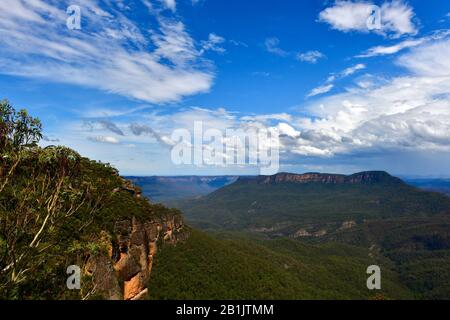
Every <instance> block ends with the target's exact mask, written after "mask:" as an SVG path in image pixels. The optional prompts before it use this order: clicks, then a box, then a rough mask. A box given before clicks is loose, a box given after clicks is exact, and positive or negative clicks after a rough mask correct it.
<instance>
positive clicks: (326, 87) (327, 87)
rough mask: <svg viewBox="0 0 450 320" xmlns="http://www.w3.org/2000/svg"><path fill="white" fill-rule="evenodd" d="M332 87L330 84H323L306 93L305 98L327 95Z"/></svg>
mask: <svg viewBox="0 0 450 320" xmlns="http://www.w3.org/2000/svg"><path fill="white" fill-rule="evenodd" d="M333 87H334V85H333V84H331V83H330V84H325V85H323V86H319V87H316V88H314V89H312V90H311V92H310V93H308V95H307V97H308V98H309V97H314V96H317V95H319V94H324V93H327V92H329V91H330V90H331V89H333Z"/></svg>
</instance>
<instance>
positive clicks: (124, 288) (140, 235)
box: [85, 215, 188, 300]
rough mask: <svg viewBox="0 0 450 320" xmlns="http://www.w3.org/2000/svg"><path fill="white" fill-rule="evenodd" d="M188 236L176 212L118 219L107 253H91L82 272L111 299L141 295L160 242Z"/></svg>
mask: <svg viewBox="0 0 450 320" xmlns="http://www.w3.org/2000/svg"><path fill="white" fill-rule="evenodd" d="M187 236H188V234H187V232H186V231H185V230H184V224H183V220H182V218H181V216H177V215H175V216H167V217H162V218H152V219H150V220H148V221H139V220H137V219H135V218H132V219H130V220H125V221H119V222H117V223H116V225H115V228H114V234H112V235H110V240H109V243H107V247H108V250H107V251H108V252H107V254H105V253H100V254H92V255H90V256H89V258H88V260H87V263H86V265H85V273H86V274H87V275H91V276H92V279H93V283H94V286H95V288H96V289H95V292H96V295H100V296H102V297H104V298H106V299H112V300H118V299H125V300H133V299H141V298H143V297H145V295H146V294H147V292H148V283H149V281H150V274H151V271H152V266H153V259H154V257H155V255H156V254H157V252H158V250H159V249H160V247H161V245H163V244H169V245H175V244H176V243H177V242H178V241H180V240H184V239H186V237H187Z"/></svg>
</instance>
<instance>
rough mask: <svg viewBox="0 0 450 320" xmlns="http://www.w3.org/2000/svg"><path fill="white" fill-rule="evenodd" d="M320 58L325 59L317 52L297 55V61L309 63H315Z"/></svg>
mask: <svg viewBox="0 0 450 320" xmlns="http://www.w3.org/2000/svg"><path fill="white" fill-rule="evenodd" d="M322 58H325V55H324V54H323V53H322V52H319V51H317V50H312V51H307V52H303V53H299V54H298V55H297V59H298V60H300V61H304V62H309V63H317V61H318V60H319V59H322Z"/></svg>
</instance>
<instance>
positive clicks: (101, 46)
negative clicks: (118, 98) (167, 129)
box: [0, 0, 214, 103]
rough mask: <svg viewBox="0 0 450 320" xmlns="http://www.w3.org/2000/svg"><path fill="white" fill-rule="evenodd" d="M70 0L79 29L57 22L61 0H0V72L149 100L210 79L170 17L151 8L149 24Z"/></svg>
mask: <svg viewBox="0 0 450 320" xmlns="http://www.w3.org/2000/svg"><path fill="white" fill-rule="evenodd" d="M78 3H79V4H80V7H81V14H82V15H81V26H82V30H68V29H67V28H66V27H65V23H66V18H67V15H66V8H67V7H68V5H69V4H71V3H70V2H69V1H54V0H51V1H46V2H44V1H42V0H23V1H15V0H5V1H1V3H0V45H1V46H2V56H1V57H0V67H1V68H0V72H2V73H4V74H10V75H16V76H23V77H31V78H39V79H44V80H48V81H53V82H64V83H70V84H75V85H81V86H86V87H93V88H97V89H100V90H103V91H107V92H111V93H116V94H120V95H123V96H126V97H130V98H134V99H139V100H143V101H148V102H153V103H164V102H169V101H177V100H180V99H181V98H182V97H184V96H188V95H192V94H196V93H199V92H206V91H208V90H209V88H210V87H211V85H212V82H213V78H214V75H213V72H212V71H211V69H210V68H209V67H208V63H205V61H204V60H203V58H202V56H201V50H199V49H197V48H196V47H197V44H196V42H195V40H194V39H192V38H191V36H190V35H189V34H188V33H187V31H186V29H185V26H184V24H183V23H182V22H180V21H177V20H176V18H175V17H172V18H162V17H160V16H159V15H156V16H154V17H153V20H155V21H156V25H152V27H151V28H149V26H147V28H144V29H142V27H141V26H138V25H136V24H135V23H134V22H133V21H131V20H130V19H129V18H127V16H126V15H125V13H123V12H122V11H121V10H120V7H119V6H118V5H117V4H113V3H110V2H109V1H108V3H109V4H110V5H109V6H105V5H103V4H104V3H106V2H104V1H100V0H98V1H79V2H78ZM172 3H175V2H173V1H168V2H167V5H168V6H169V7H172ZM149 29H150V33H149V34H148V31H147V30H149ZM149 38H150V40H151V42H149V41H148V39H149ZM152 46H153V49H148V48H151V47H152ZM61 75H64V76H61ZM105 79H107V80H106V81H105Z"/></svg>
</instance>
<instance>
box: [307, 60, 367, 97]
mask: <svg viewBox="0 0 450 320" xmlns="http://www.w3.org/2000/svg"><path fill="white" fill-rule="evenodd" d="M365 68H366V65H365V64H362V63H358V64H355V65H354V66H351V67H348V68H345V69H344V70H342V71H341V72H338V73H332V74H330V75H329V76H328V78H327V80H326V81H325V84H323V85H321V86H319V87H316V88H314V89H312V90H311V92H310V93H309V94H308V95H307V98H310V97H314V96H317V95H321V94H324V93H327V92H329V91H330V90H331V89H333V88H334V84H333V83H334V82H335V81H337V80H339V79H343V78H346V77H348V76H351V75H352V74H354V73H355V72H357V71H359V70H363V69H365Z"/></svg>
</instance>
